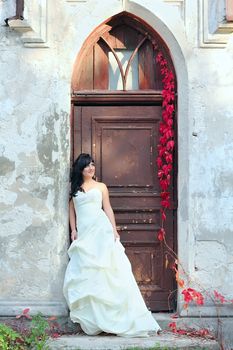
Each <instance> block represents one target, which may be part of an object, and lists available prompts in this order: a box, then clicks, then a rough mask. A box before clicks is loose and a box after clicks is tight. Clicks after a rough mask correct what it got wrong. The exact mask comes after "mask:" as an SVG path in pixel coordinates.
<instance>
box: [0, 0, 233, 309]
mask: <svg viewBox="0 0 233 350" xmlns="http://www.w3.org/2000/svg"><path fill="white" fill-rule="evenodd" d="M204 3H206V1H205V0H203V1H202V0H200V1H199V2H194V1H192V0H186V1H182V0H180V1H174V0H173V1H172V0H170V1H168V0H158V1H156V2H155V1H152V0H135V1H121V0H101V1H96V0H87V1H82V2H80V1H78V0H76V1H74V0H73V1H71V0H69V1H68V0H60V1H56V5H55V6H54V3H53V4H52V2H49V1H48V2H47V1H42V2H39V3H38V2H37V1H36V0H33V1H29V0H28V1H25V20H24V21H23V22H24V24H23V26H22V23H21V25H19V24H17V23H15V24H14V25H12V26H11V27H4V26H1V27H0V38H1V42H0V51H1V53H0V87H1V90H0V106H1V108H0V118H1V131H0V132H1V136H0V140H1V143H0V179H1V181H0V187H1V192H0V210H1V217H0V222H1V226H0V235H1V238H0V239H1V246H0V259H1V260H0V267H1V268H0V280H1V281H3V282H4V283H1V286H0V314H1V315H14V314H16V313H18V312H19V311H21V310H22V308H23V307H27V306H29V307H31V309H32V312H37V311H38V310H40V311H42V312H43V313H45V314H60V315H65V314H66V312H67V309H66V304H65V302H64V299H63V296H62V283H63V276H64V271H65V268H66V264H67V253H66V250H67V246H68V176H69V152H70V143H69V142H70V141H69V137H70V135H69V130H70V121H69V115H70V89H71V75H72V69H73V64H74V62H75V59H76V56H77V54H78V52H79V50H80V48H81V46H82V44H83V42H84V40H85V39H86V38H87V36H88V35H89V34H90V33H91V31H92V30H94V28H96V27H97V26H98V25H99V24H100V23H102V22H103V21H106V20H107V19H108V18H109V17H111V16H112V15H114V14H117V13H119V12H121V11H123V10H127V11H128V12H131V13H134V14H136V15H137V16H139V17H141V18H142V19H143V20H144V21H146V22H147V23H149V24H150V25H151V26H152V27H153V28H154V29H155V30H156V31H157V32H158V33H159V34H160V35H161V37H162V38H163V39H164V41H165V42H166V43H167V45H168V47H169V48H170V51H171V56H172V58H173V61H174V65H175V69H176V74H177V80H178V152H179V157H178V158H179V159H178V169H179V170H178V197H179V204H178V250H179V257H180V259H181V261H182V263H183V266H184V267H185V269H186V271H187V272H188V273H189V275H190V276H191V278H192V280H196V281H197V282H200V283H201V284H202V285H204V286H205V287H206V288H207V289H217V290H218V291H220V292H222V293H224V294H225V295H226V296H227V297H229V298H231V299H232V298H233V280H232V274H233V255H232V248H233V247H232V246H233V232H232V231H233V229H232V222H233V220H232V215H233V211H232V203H233V190H232V180H231V178H232V172H233V160H232V159H233V158H232V151H233V139H232V135H233V123H232V118H233V111H232V95H233V88H232V87H233V73H232V72H233V67H232V62H233V40H232V37H231V35H230V34H228V35H225V34H222V35H223V36H222V37H221V36H220V37H219V35H218V34H216V35H215V34H213V33H210V35H211V36H209V33H208V28H209V23H212V22H211V18H209V16H210V15H211V13H212V8H211V9H209V10H208V9H206V8H205V7H202V5H204ZM200 9H202V11H203V12H202V13H200ZM14 11H15V10H14V1H13V0H9V1H3V0H2V1H0V15H1V18H0V21H1V24H4V19H5V18H7V17H10V16H12V15H14ZM219 11H220V12H219V14H218V16H217V17H216V16H215V19H216V18H218V19H219V18H221V16H222V11H223V8H222V7H220V9H219ZM40 14H43V16H42V15H40ZM201 15H203V18H202V17H201V18H202V19H203V21H204V22H203V21H202V20H200V16H201ZM206 28H207V29H206ZM206 31H207V32H206ZM178 306H179V309H180V311H181V309H182V299H181V298H180V299H179V304H178ZM196 312H197V309H193V310H192V309H191V310H190V311H189V314H190V315H191V314H193V315H195V313H196ZM181 313H184V311H181ZM205 313H206V314H207V315H208V314H209V315H210V314H211V315H212V314H213V313H214V309H213V308H212V307H211V305H210V307H209V306H207V307H206V308H205ZM223 313H225V314H228V315H229V314H230V313H231V310H229V309H228V308H225V309H224V310H223Z"/></svg>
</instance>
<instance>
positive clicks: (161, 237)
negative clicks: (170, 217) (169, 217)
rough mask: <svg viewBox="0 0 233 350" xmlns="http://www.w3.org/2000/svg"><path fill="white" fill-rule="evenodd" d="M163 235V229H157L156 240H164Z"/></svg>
mask: <svg viewBox="0 0 233 350" xmlns="http://www.w3.org/2000/svg"><path fill="white" fill-rule="evenodd" d="M164 237H165V230H164V229H163V228H161V229H160V230H159V231H158V236H157V238H158V240H159V241H163V240H164Z"/></svg>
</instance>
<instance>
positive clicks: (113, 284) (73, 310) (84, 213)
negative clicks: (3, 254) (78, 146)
mask: <svg viewBox="0 0 233 350" xmlns="http://www.w3.org/2000/svg"><path fill="white" fill-rule="evenodd" d="M94 175H95V165H94V161H93V159H92V157H91V156H90V155H89V154H86V153H81V154H80V155H79V157H78V158H77V160H76V161H75V162H74V164H73V169H72V174H71V200H70V206H69V211H70V227H71V240H72V243H71V245H70V248H69V250H68V254H69V258H70V261H69V263H68V266H67V270H66V274H65V280H64V286H63V292H64V296H65V298H66V301H67V304H68V306H69V309H70V318H71V320H72V321H73V322H77V323H79V324H80V326H81V328H82V329H83V331H84V332H85V333H86V334H89V335H96V334H99V333H101V332H106V333H113V334H116V335H118V336H124V337H145V336H148V331H155V332H156V333H158V331H159V330H160V327H159V325H158V323H157V322H156V321H155V319H154V318H153V316H152V315H151V313H150V312H149V311H148V309H147V308H146V305H145V303H144V300H143V298H142V295H141V293H140V291H139V288H138V286H137V283H136V281H135V279H134V276H133V274H132V269H131V264H130V262H129V260H128V258H127V256H126V254H125V252H124V247H123V245H122V244H121V242H120V236H119V234H118V232H117V229H116V223H115V218H114V214H113V210H112V207H111V204H110V201H109V194H108V189H107V187H106V185H105V184H104V183H101V182H97V181H95V180H94V178H93V177H94Z"/></svg>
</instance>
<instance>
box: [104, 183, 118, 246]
mask: <svg viewBox="0 0 233 350" xmlns="http://www.w3.org/2000/svg"><path fill="white" fill-rule="evenodd" d="M102 193H103V209H104V211H105V213H106V215H107V217H108V218H109V220H110V222H111V224H112V227H113V233H114V237H115V239H117V238H120V236H119V234H118V232H117V228H116V221H115V216H114V213H113V210H112V207H111V204H110V200H109V193H108V188H107V186H106V185H105V184H103V185H102Z"/></svg>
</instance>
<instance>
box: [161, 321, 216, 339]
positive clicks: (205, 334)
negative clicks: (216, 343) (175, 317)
mask: <svg viewBox="0 0 233 350" xmlns="http://www.w3.org/2000/svg"><path fill="white" fill-rule="evenodd" d="M168 327H169V328H170V329H171V331H172V333H176V334H180V335H188V336H191V337H201V338H206V339H215V338H214V336H213V335H212V334H211V333H210V331H209V330H208V329H206V328H201V329H193V328H187V329H183V328H177V325H176V322H171V323H169V325H168Z"/></svg>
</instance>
